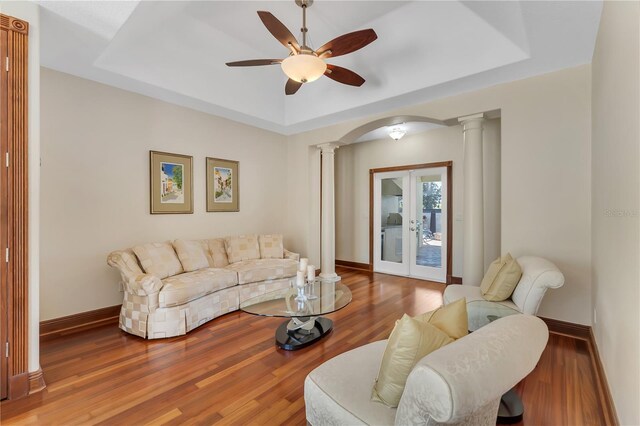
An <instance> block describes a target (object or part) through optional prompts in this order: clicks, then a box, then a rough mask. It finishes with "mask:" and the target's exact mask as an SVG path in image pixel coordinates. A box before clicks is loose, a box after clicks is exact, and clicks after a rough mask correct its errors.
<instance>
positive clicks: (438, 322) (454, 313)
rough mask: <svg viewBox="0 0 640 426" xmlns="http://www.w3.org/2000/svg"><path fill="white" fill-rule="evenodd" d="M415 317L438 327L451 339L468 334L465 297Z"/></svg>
mask: <svg viewBox="0 0 640 426" xmlns="http://www.w3.org/2000/svg"><path fill="white" fill-rule="evenodd" d="M415 318H416V319H419V320H422V321H425V322H428V323H429V324H431V325H433V326H435V327H438V328H439V329H440V330H442V331H444V332H445V333H447V335H448V336H449V337H451V338H453V339H459V338H461V337H464V336H466V335H467V334H469V323H468V322H469V317H468V315H467V299H465V298H462V299H458V300H456V301H455V302H452V303H449V304H448V305H445V306H441V307H439V308H438V309H436V310H434V311H431V312H426V313H424V314H422V315H418V316H417V317H415Z"/></svg>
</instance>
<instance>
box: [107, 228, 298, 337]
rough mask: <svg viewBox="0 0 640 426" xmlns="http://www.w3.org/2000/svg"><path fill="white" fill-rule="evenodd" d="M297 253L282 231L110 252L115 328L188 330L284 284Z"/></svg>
mask: <svg viewBox="0 0 640 426" xmlns="http://www.w3.org/2000/svg"><path fill="white" fill-rule="evenodd" d="M299 257H300V256H299V255H298V254H296V253H292V252H290V251H288V250H285V249H284V247H283V242H282V235H260V236H256V235H241V236H234V237H225V238H213V239H207V240H175V241H173V242H171V241H166V242H159V243H149V244H141V245H138V246H135V247H132V248H129V249H124V250H117V251H114V252H112V253H110V254H109V256H108V258H107V263H108V264H109V265H110V266H113V267H115V268H117V269H118V270H119V271H120V274H121V276H122V284H123V287H124V301H123V303H122V308H121V310H120V328H121V329H123V330H124V331H126V332H128V333H131V334H135V335H136V336H140V337H143V338H148V339H159V338H164V337H172V336H179V335H183V334H186V333H187V332H188V331H190V330H193V329H194V328H196V327H198V326H200V325H202V324H204V323H206V322H207V321H211V320H212V319H214V318H216V317H219V316H220V315H223V314H226V313H228V312H232V311H235V310H237V309H238V308H239V305H240V302H242V301H244V300H246V299H248V298H250V297H254V296H259V295H261V294H264V293H265V292H267V291H272V290H278V289H281V288H286V287H288V286H289V279H290V277H292V276H295V274H296V271H297V266H298V260H299Z"/></svg>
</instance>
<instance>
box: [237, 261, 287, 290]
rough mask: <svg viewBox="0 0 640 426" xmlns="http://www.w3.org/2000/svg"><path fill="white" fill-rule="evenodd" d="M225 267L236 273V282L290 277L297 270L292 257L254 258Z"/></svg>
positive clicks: (245, 282) (242, 282) (246, 282)
mask: <svg viewBox="0 0 640 426" xmlns="http://www.w3.org/2000/svg"><path fill="white" fill-rule="evenodd" d="M225 269H228V270H230V271H234V272H236V273H237V274H238V284H248V283H255V282H258V281H265V280H277V279H280V278H287V277H292V276H294V275H295V274H296V271H297V270H298V262H296V261H295V260H293V259H256V260H243V261H240V262H236V263H232V264H230V265H229V266H227V267H226V268H225Z"/></svg>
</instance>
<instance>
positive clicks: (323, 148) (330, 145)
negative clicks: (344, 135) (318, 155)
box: [316, 142, 342, 154]
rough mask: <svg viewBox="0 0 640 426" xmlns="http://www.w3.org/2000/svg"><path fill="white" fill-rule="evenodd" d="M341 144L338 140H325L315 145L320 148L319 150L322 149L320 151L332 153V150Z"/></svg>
mask: <svg viewBox="0 0 640 426" xmlns="http://www.w3.org/2000/svg"><path fill="white" fill-rule="evenodd" d="M341 145H342V144H341V143H339V142H327V143H321V144H320V145H316V146H317V147H318V149H320V151H322V153H323V154H324V153H331V154H333V153H334V151H335V150H336V149H338V148H340V146H341Z"/></svg>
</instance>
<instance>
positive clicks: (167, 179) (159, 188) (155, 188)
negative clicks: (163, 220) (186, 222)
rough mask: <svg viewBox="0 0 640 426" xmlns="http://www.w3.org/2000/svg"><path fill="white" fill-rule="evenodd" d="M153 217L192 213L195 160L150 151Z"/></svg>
mask: <svg viewBox="0 0 640 426" xmlns="http://www.w3.org/2000/svg"><path fill="white" fill-rule="evenodd" d="M149 162H150V165H149V170H150V173H149V175H150V185H149V186H150V193H151V194H150V201H151V202H150V210H151V214H191V213H193V157H191V156H189V155H182V154H173V153H169V152H161V151H149Z"/></svg>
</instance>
